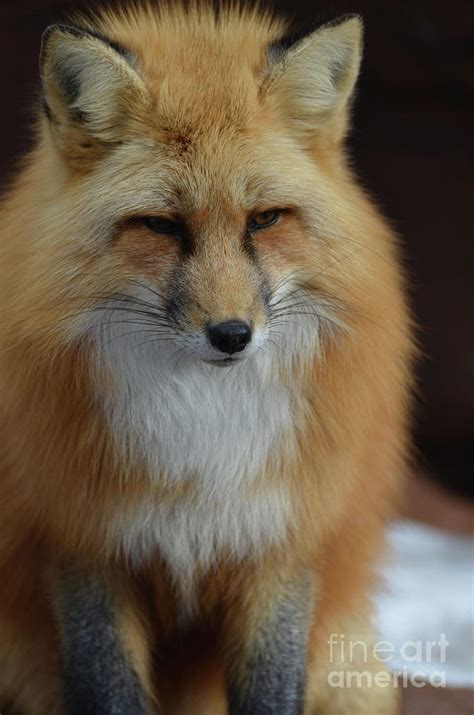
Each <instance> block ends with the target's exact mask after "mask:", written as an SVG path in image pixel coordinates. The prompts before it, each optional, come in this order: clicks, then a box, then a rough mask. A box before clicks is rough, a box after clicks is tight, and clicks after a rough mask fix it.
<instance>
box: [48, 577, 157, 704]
mask: <svg viewBox="0 0 474 715" xmlns="http://www.w3.org/2000/svg"><path fill="white" fill-rule="evenodd" d="M58 604H59V609H58V614H59V625H60V633H61V641H62V658H63V686H64V700H65V705H66V712H67V713H68V715H105V714H106V713H107V715H145V713H146V712H147V707H146V699H145V696H144V693H143V691H142V688H141V685H140V681H139V679H138V676H137V674H136V673H135V671H134V669H133V668H132V666H131V665H130V663H128V661H127V658H126V655H125V653H124V651H123V648H122V645H121V643H120V640H119V637H118V634H117V625H116V621H115V614H114V611H113V606H112V605H111V602H110V601H109V599H108V597H107V594H106V593H105V590H104V588H103V587H102V585H101V584H100V583H99V581H98V580H96V579H94V578H92V577H86V576H80V575H78V574H77V573H73V572H67V571H64V572H63V573H62V575H61V580H60V583H59V593H58Z"/></svg>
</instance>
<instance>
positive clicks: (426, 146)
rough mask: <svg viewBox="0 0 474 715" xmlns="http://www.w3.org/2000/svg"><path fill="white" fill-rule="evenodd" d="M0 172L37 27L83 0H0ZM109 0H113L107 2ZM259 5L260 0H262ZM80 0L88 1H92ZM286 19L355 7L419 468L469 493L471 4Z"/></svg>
mask: <svg viewBox="0 0 474 715" xmlns="http://www.w3.org/2000/svg"><path fill="white" fill-rule="evenodd" d="M0 3H1V5H0V28H1V29H0V33H1V42H0V63H1V64H0V66H1V68H2V83H3V92H2V96H3V102H2V107H3V108H2V112H1V114H0V182H1V184H2V185H4V184H5V182H6V180H7V179H8V177H9V176H10V175H11V171H12V167H13V162H14V159H15V157H17V156H19V155H20V154H21V152H22V151H23V150H24V149H26V148H27V147H28V146H29V142H30V132H29V130H28V124H29V120H30V117H31V106H32V100H33V99H35V98H36V92H37V64H38V60H37V58H38V51H39V45H40V38H41V32H42V30H43V29H44V28H45V27H46V26H47V25H48V23H50V22H52V21H54V20H56V19H58V18H59V19H60V18H61V17H63V16H64V13H65V12H67V10H68V9H69V10H70V9H72V8H78V7H84V6H85V5H86V3H85V2H81V0H77V1H76V2H58V1H57V0H0ZM112 4H113V3H112ZM262 4H265V3H262ZM89 5H90V6H92V7H94V5H95V3H94V1H93V0H90V1H89ZM274 6H275V7H276V8H277V9H279V10H281V11H283V12H284V13H285V14H287V15H290V16H292V17H293V18H294V20H295V21H296V23H297V24H308V26H309V27H311V26H313V24H314V23H318V22H320V21H324V20H328V19H331V18H333V17H336V16H337V15H340V14H343V13H346V12H358V13H361V14H362V15H363V17H364V20H365V26H366V45H365V59H364V63H363V68H362V75H361V78H360V82H359V91H358V95H357V101H356V105H355V112H354V129H353V133H352V136H351V139H350V149H351V152H352V154H353V156H354V159H355V164H356V166H357V168H358V172H359V175H360V177H361V179H362V182H363V183H364V185H365V186H366V187H367V188H368V189H369V190H370V192H371V193H372V195H373V196H374V197H375V199H376V200H377V202H378V204H379V205H380V207H381V208H382V210H383V211H384V213H385V214H386V215H387V216H388V217H389V218H390V219H391V221H392V224H393V226H394V227H395V228H396V230H397V231H398V232H399V233H400V235H401V236H402V237H403V241H404V244H405V254H406V264H407V267H408V272H409V276H410V286H411V292H412V302H413V305H414V308H415V315H416V318H417V321H418V325H419V337H420V342H421V346H422V349H423V351H424V354H425V357H424V359H423V360H422V362H421V365H420V368H419V386H420V399H419V403H418V407H417V424H416V444H417V446H418V448H419V462H420V469H421V471H424V472H426V474H427V475H428V476H429V477H430V478H432V479H435V480H437V481H438V482H439V483H440V484H442V485H443V488H445V489H447V490H449V491H451V492H457V493H459V494H462V495H464V496H465V497H470V498H473V497H474V480H473V478H472V472H473V463H474V330H473V327H474V321H473V317H472V312H473V286H474V280H473V278H474V271H473V256H474V250H473V236H472V226H473V218H474V216H473V212H472V203H473V202H472V197H473V194H472V188H473V187H472V181H471V172H470V171H469V163H470V159H471V157H472V144H471V128H472V116H471V115H470V112H469V109H470V100H471V102H472V82H473V77H474V71H473V70H474V67H473V63H472V48H473V44H474V43H473V42H472V38H473V32H472V30H473V24H474V23H473V21H474V3H473V2H472V0H453V1H452V2H450V3H446V2H437V1H434V0H413V1H412V2H408V0H404V1H401V2H394V1H393V0H390V1H388V2H387V1H385V2H381V1H380V0H378V2H377V0H352V2H351V1H341V2H339V1H338V0H337V1H336V0H335V1H334V2H325V1H324V0H321V2H318V3H315V2H311V3H310V2H303V1H302V0H293V1H291V2H290V1H289V0H278V1H277V2H275V3H274Z"/></svg>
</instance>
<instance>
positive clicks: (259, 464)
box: [103, 341, 293, 583]
mask: <svg viewBox="0 0 474 715" xmlns="http://www.w3.org/2000/svg"><path fill="white" fill-rule="evenodd" d="M119 342H120V341H116V346H117V345H118V343H119ZM111 344H112V345H113V343H111ZM121 348H122V349H120V350H118V349H117V347H114V348H113V352H112V353H110V351H109V350H108V349H106V350H105V353H103V357H105V358H106V360H107V361H108V363H109V366H110V367H109V369H110V370H111V372H112V375H113V378H114V382H115V390H114V395H113V396H111V397H110V398H109V399H108V400H107V404H106V409H107V414H108V418H109V421H110V424H111V428H112V431H113V433H114V435H115V438H116V440H117V443H118V445H119V446H120V445H123V446H126V449H127V451H128V452H129V453H130V454H131V457H132V459H134V458H136V459H137V460H140V462H143V461H144V462H145V464H146V465H147V467H148V470H149V473H150V478H151V479H154V478H156V479H159V480H161V483H163V482H165V483H166V484H167V485H169V486H173V485H176V486H177V485H178V484H179V483H180V482H183V480H188V479H191V480H192V483H193V490H192V495H191V496H190V495H189V494H188V495H187V496H184V497H180V498H177V499H176V500H173V502H172V503H171V502H168V501H162V502H160V501H159V500H156V501H155V502H153V503H144V504H142V505H140V506H139V508H137V509H135V511H134V512H133V513H131V514H130V513H128V514H127V516H126V517H125V518H124V516H123V515H120V517H119V519H118V520H117V523H116V524H115V525H114V528H113V529H112V531H113V536H114V539H115V542H116V546H117V547H119V548H121V549H124V550H125V552H126V553H127V554H128V556H129V557H130V559H131V560H132V561H133V562H137V561H141V560H143V559H146V558H147V557H149V556H150V555H151V554H152V553H153V552H154V551H156V550H159V552H160V553H161V554H162V555H163V556H164V557H165V559H166V560H167V562H168V564H169V566H170V569H171V572H172V573H173V574H174V576H175V578H176V579H177V581H179V582H181V583H184V582H187V581H189V580H190V579H191V580H192V573H193V571H194V569H195V567H196V566H198V565H199V566H204V567H205V566H209V565H211V564H212V562H213V560H214V559H215V558H216V557H218V556H219V554H220V553H222V552H225V553H231V554H233V555H235V556H236V557H237V558H239V557H243V556H245V555H247V554H249V553H258V552H259V551H261V550H262V549H264V548H265V547H266V546H268V545H270V544H272V543H275V542H276V541H278V540H279V539H281V538H282V537H283V536H284V535H285V533H286V530H287V527H288V524H289V521H290V520H291V507H290V504H289V499H288V494H287V492H286V489H285V487H284V486H283V484H279V483H278V480H276V481H275V482H274V483H273V485H272V486H266V487H265V486H263V485H261V486H259V485H258V484H255V483H254V482H255V479H256V477H257V476H258V475H259V474H260V473H261V472H262V469H263V468H264V467H266V468H267V469H268V467H270V469H273V470H278V469H279V464H280V455H281V453H282V449H283V448H284V450H285V453H286V454H288V451H289V450H290V451H291V447H292V442H293V429H292V425H293V418H292V407H291V402H290V396H289V393H288V390H287V389H286V388H285V387H283V386H282V385H280V384H279V383H278V382H277V380H276V379H275V377H273V376H272V370H271V369H270V366H269V364H267V365H265V363H264V361H262V360H261V359H259V360H258V361H257V357H258V356H252V357H250V358H249V359H248V360H246V361H244V362H243V363H242V364H241V365H238V366H235V367H231V368H216V367H212V366H208V365H206V364H204V363H199V362H198V361H196V360H187V361H182V362H181V364H180V363H179V362H178V364H176V361H175V360H174V361H173V359H172V357H171V358H170V355H168V356H166V355H163V354H161V355H160V357H157V354H156V352H155V353H152V352H148V351H147V350H135V351H134V350H133V347H132V349H131V346H130V345H128V346H125V345H123V344H122V346H121ZM112 366H113V367H112Z"/></svg>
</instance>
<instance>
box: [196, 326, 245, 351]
mask: <svg viewBox="0 0 474 715" xmlns="http://www.w3.org/2000/svg"><path fill="white" fill-rule="evenodd" d="M207 334H208V336H209V342H210V343H211V345H212V346H213V347H215V348H217V350H220V351H221V352H223V353H229V354H230V355H232V353H239V352H241V351H242V350H243V349H244V348H245V346H246V345H248V343H249V342H250V338H251V337H252V331H251V329H250V327H249V326H248V325H247V323H242V322H240V321H239V320H230V321H228V322H227V323H218V324H217V325H213V326H210V327H209V328H208V329H207Z"/></svg>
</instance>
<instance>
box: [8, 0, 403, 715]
mask: <svg viewBox="0 0 474 715" xmlns="http://www.w3.org/2000/svg"><path fill="white" fill-rule="evenodd" d="M287 32H288V29H287V25H286V23H285V22H284V21H283V20H281V19H278V18H276V17H274V16H272V15H271V14H270V13H269V12H267V11H262V10H258V9H251V8H250V9H249V8H248V7H245V8H240V9H239V8H238V7H237V6H235V5H232V6H230V7H229V8H227V9H226V8H225V7H221V8H220V9H219V10H213V9H211V8H210V7H208V6H205V5H192V6H189V7H184V6H183V7H181V6H178V5H166V6H161V7H157V6H155V5H154V4H151V3H150V4H144V5H140V4H138V5H137V4H133V5H131V6H130V7H129V9H121V10H115V11H111V10H103V11H101V12H98V13H97V14H95V15H93V16H87V17H85V16H84V17H80V18H76V19H75V20H74V21H71V23H70V24H67V25H55V26H51V27H49V28H48V29H47V30H46V32H45V34H44V38H43V44H42V51H41V82H42V107H41V109H40V110H38V121H37V141H36V144H35V147H34V149H33V150H32V151H31V153H30V154H29V156H28V158H27V160H26V161H25V162H24V164H23V166H22V168H21V171H20V172H19V175H18V177H17V178H16V180H15V181H14V183H13V186H11V188H10V189H9V191H8V193H7V195H6V197H5V199H4V201H3V204H2V207H1V211H0V271H1V281H0V325H1V328H0V574H1V584H2V586H1V590H0V698H1V700H2V701H3V704H4V707H7V703H10V705H13V707H14V708H15V712H16V710H18V711H19V712H21V713H23V714H24V715H64V714H65V713H67V714H68V715H69V714H71V715H86V714H87V713H91V714H93V715H109V714H110V715H112V714H113V715H151V714H152V713H158V712H160V713H165V714H166V715H178V714H179V715H224V713H230V715H275V714H278V715H302V714H303V713H304V714H305V715H315V714H316V713H319V714H320V715H362V714H364V715H365V714H367V713H369V714H371V715H395V712H396V696H395V693H396V689H395V688H393V687H389V688H388V687H385V686H386V685H387V682H385V681H384V683H383V685H384V687H379V685H378V684H377V683H374V684H372V686H371V685H370V684H367V683H366V682H365V680H364V682H363V683H362V685H363V686H364V687H349V686H347V687H342V688H341V687H335V685H334V679H333V678H332V674H334V673H335V672H336V673H339V672H342V673H344V672H350V671H363V672H364V673H365V672H366V671H367V673H368V674H369V675H372V674H374V675H378V673H379V671H381V672H382V675H384V676H387V678H388V677H389V675H388V673H387V672H384V666H383V664H382V663H380V662H378V661H377V659H376V658H374V657H373V656H372V655H370V653H369V657H368V658H360V662H351V659H347V658H346V656H345V655H344V654H343V653H342V652H341V653H339V652H338V649H336V652H335V653H334V652H331V650H330V647H329V645H330V644H331V643H332V642H333V641H332V640H331V637H332V636H334V634H338V637H342V636H344V637H346V638H347V639H348V638H349V637H352V636H354V637H357V638H358V639H361V640H363V641H364V642H365V643H366V644H369V645H370V643H371V642H372V640H371V639H372V634H371V630H372V629H371V624H370V619H371V613H370V594H371V590H372V587H373V583H374V581H373V578H372V570H373V566H374V562H375V559H376V557H377V554H378V552H379V547H380V545H381V542H382V527H383V523H384V519H385V518H386V517H387V515H389V514H390V511H391V509H392V506H393V504H394V500H395V499H396V496H397V493H398V490H399V485H400V482H401V480H402V477H403V473H404V471H405V463H406V461H407V454H408V452H409V439H408V431H409V430H408V427H409V425H408V423H409V415H410V393H411V364H412V361H413V355H414V348H413V341H412V337H411V335H412V330H411V321H410V317H409V311H408V309H407V306H406V300H405V292H406V291H405V287H404V285H405V281H404V278H403V272H402V270H401V267H400V261H399V257H398V248H397V240H396V238H395V237H394V235H393V233H392V231H391V229H390V228H389V227H388V226H387V224H386V223H385V221H384V220H383V219H382V218H381V217H380V215H379V213H378V211H377V209H376V208H375V207H374V206H373V204H372V202H371V200H370V199H369V198H367V196H366V195H365V193H364V191H363V190H362V189H361V188H360V187H359V185H358V183H357V181H356V180H355V179H354V176H353V174H352V171H351V169H350V167H349V162H348V160H347V158H346V155H345V150H344V138H345V135H346V132H347V129H348V121H349V112H350V105H351V100H352V97H353V93H354V85H355V82H356V78H357V74H358V70H359V64H360V58H361V36H362V22H361V20H360V18H359V17H357V16H346V17H343V18H341V19H340V20H338V21H336V22H333V23H331V24H327V25H324V26H322V27H320V28H318V29H317V30H315V31H313V32H311V33H309V34H307V35H306V36H304V37H302V38H300V39H296V40H294V41H293V42H292V41H288V40H286V39H285V38H286V37H287ZM332 650H334V649H332ZM358 652H359V651H358ZM365 660H367V662H365ZM2 712H3V710H2Z"/></svg>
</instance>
